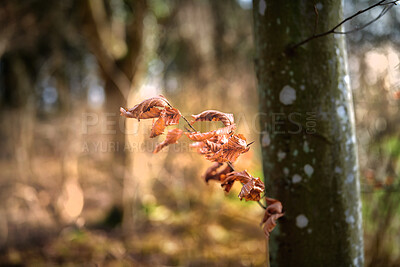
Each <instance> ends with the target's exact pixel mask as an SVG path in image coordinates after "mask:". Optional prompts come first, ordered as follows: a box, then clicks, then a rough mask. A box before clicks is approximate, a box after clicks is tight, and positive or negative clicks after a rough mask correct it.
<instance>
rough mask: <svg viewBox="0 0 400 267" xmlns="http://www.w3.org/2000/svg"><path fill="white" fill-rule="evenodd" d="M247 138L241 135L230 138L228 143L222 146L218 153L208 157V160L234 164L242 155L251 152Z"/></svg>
mask: <svg viewBox="0 0 400 267" xmlns="http://www.w3.org/2000/svg"><path fill="white" fill-rule="evenodd" d="M249 149H250V148H249V147H247V143H246V138H245V137H244V136H243V135H241V134H235V135H232V136H230V137H229V138H228V142H227V143H225V144H223V145H222V146H221V149H220V150H218V151H217V152H216V153H213V154H208V155H206V159H208V160H210V161H216V162H227V161H230V162H234V161H235V160H236V159H237V158H238V157H239V156H240V155H241V154H243V153H246V152H247V151H249Z"/></svg>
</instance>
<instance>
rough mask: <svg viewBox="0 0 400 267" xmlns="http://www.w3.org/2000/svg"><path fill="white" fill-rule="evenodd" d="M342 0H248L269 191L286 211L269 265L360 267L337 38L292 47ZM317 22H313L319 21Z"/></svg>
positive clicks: (325, 23)
mask: <svg viewBox="0 0 400 267" xmlns="http://www.w3.org/2000/svg"><path fill="white" fill-rule="evenodd" d="M342 4H343V3H342V2H341V1H328V0H322V1H318V4H317V5H316V9H317V10H318V16H316V14H315V11H314V5H313V1H299V0H292V1H288V0H285V1H271V0H254V1H253V12H254V14H253V15H254V32H255V45H256V73H257V77H258V88H259V99H260V116H259V117H260V123H261V143H262V155H263V168H264V176H265V183H266V190H267V195H268V196H271V197H274V198H277V199H279V200H280V201H281V202H282V203H283V206H284V209H285V216H284V217H283V218H281V219H279V223H278V228H277V229H275V230H274V232H273V233H272V236H271V241H270V242H271V244H270V250H271V251H270V254H271V265H272V266H362V265H363V262H364V259H363V239H362V221H361V219H362V218H361V204H360V198H359V195H360V193H359V176H358V162H357V152H356V151H357V147H356V140H355V129H354V113H353V103H352V95H351V89H350V85H349V76H348V74H347V62H346V48H345V39H344V37H343V35H336V36H333V35H329V36H326V37H322V38H320V39H315V40H312V41H310V42H308V43H306V44H305V45H303V46H300V47H298V48H297V49H296V50H292V51H290V50H288V47H290V46H291V45H293V44H295V43H298V42H300V41H302V40H303V39H305V38H307V37H309V36H312V35H313V34H314V32H316V33H319V32H322V31H326V30H328V29H330V28H332V27H333V26H335V25H336V24H338V23H339V22H340V21H341V20H342V19H343V17H342V15H343V14H342V8H343V6H342ZM316 18H319V20H318V23H316Z"/></svg>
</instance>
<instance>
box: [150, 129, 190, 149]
mask: <svg viewBox="0 0 400 267" xmlns="http://www.w3.org/2000/svg"><path fill="white" fill-rule="evenodd" d="M182 133H183V131H182V130H181V129H178V128H176V129H172V130H169V131H168V133H167V137H166V138H165V140H164V141H162V142H161V143H160V144H158V145H157V146H156V148H155V149H154V151H153V153H157V152H159V151H160V150H161V149H163V148H164V147H166V146H168V145H170V144H175V143H177V142H178V139H179V138H180V137H181V136H182Z"/></svg>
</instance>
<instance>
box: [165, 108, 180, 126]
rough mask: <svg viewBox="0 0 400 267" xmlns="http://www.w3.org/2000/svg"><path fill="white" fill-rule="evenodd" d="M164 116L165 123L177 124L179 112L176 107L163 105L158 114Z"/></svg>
mask: <svg viewBox="0 0 400 267" xmlns="http://www.w3.org/2000/svg"><path fill="white" fill-rule="evenodd" d="M160 116H161V117H163V118H164V121H165V125H166V126H168V125H176V124H179V119H180V117H181V112H180V111H179V110H178V109H176V108H170V107H165V108H164V109H163V110H162V111H161V114H160Z"/></svg>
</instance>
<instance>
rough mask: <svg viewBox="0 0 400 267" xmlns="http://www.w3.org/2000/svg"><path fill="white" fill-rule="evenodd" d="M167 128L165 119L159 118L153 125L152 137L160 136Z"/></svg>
mask: <svg viewBox="0 0 400 267" xmlns="http://www.w3.org/2000/svg"><path fill="white" fill-rule="evenodd" d="M164 129H165V120H164V118H163V117H160V118H158V120H156V122H154V123H153V126H152V127H151V133H150V138H153V137H156V136H159V135H160V134H162V133H163V132H164Z"/></svg>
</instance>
